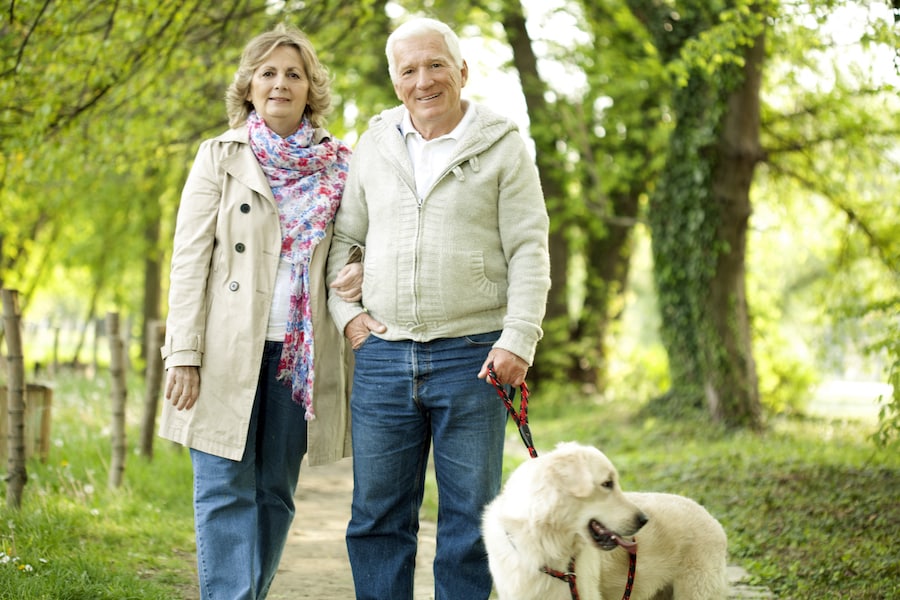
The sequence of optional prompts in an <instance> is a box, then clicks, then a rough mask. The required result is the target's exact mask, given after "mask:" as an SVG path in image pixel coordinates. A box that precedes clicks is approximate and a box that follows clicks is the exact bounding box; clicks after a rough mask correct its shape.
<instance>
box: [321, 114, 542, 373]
mask: <svg viewBox="0 0 900 600" xmlns="http://www.w3.org/2000/svg"><path fill="white" fill-rule="evenodd" d="M405 110H406V109H405V108H404V107H403V106H398V107H395V108H392V109H389V110H386V111H384V112H382V113H381V114H380V115H378V116H376V117H374V118H373V119H372V121H371V122H370V123H369V129H368V130H367V131H366V132H365V133H364V134H363V135H362V136H361V137H360V140H359V143H358V144H357V147H356V148H355V149H354V152H353V158H352V160H351V164H350V173H349V176H348V181H347V185H346V187H345V190H344V197H343V200H342V201H341V207H340V209H339V210H338V214H337V218H336V219H335V235H334V240H333V242H332V246H331V252H330V254H329V265H328V281H329V283H330V282H331V281H333V280H334V279H335V277H336V276H337V273H338V272H339V271H340V269H341V267H342V266H343V265H344V263H345V262H346V260H344V261H341V260H340V257H342V256H343V257H346V256H347V255H348V252H349V250H350V248H351V247H352V246H354V245H358V246H362V247H363V248H364V251H365V259H364V274H365V275H364V279H363V296H362V302H361V303H346V302H344V301H342V300H341V299H339V298H337V297H336V296H334V295H331V297H330V298H329V309H330V310H331V313H332V317H333V318H334V321H335V324H336V325H337V326H338V328H339V329H340V330H341V331H343V329H344V327H345V326H346V325H347V323H349V322H350V321H351V320H352V319H353V318H354V317H355V316H357V315H358V314H359V313H360V312H362V311H364V310H365V311H368V312H369V313H370V314H371V316H372V317H373V318H375V319H377V320H378V321H380V322H381V323H383V324H384V325H386V326H387V331H386V332H385V333H384V334H378V335H379V337H382V338H384V339H387V340H401V339H409V340H414V341H429V340H433V339H438V338H447V337H462V336H465V335H473V334H478V333H486V332H489V331H496V330H502V334H501V336H500V339H499V340H498V341H497V342H496V343H495V344H494V347H496V348H502V349H504V350H508V351H510V352H512V353H514V354H516V355H518V356H520V357H521V358H523V359H525V360H526V361H528V363H529V364H531V362H532V361H533V360H534V351H535V347H536V346H537V342H538V340H539V339H540V338H541V336H542V330H541V320H542V319H543V316H544V311H545V308H546V301H547V293H548V291H549V289H550V259H549V253H548V249H547V236H548V228H549V219H548V217H547V210H546V206H545V204H544V197H543V194H542V192H541V186H540V180H539V178H538V173H537V169H536V167H535V164H534V161H533V160H532V158H531V156H530V155H529V153H528V150H527V148H526V146H525V142H524V140H523V139H522V136H521V135H520V134H519V132H518V130H517V127H516V125H515V124H514V123H513V122H512V121H510V120H509V119H507V118H505V117H502V116H500V115H498V114H496V113H494V112H492V111H490V110H489V109H487V108H485V107H483V106H479V105H475V104H472V106H471V107H470V109H469V110H474V111H475V118H474V121H473V122H472V123H471V124H470V125H469V126H468V127H467V128H466V130H465V132H464V133H463V136H462V138H461V139H460V140H459V141H458V143H457V145H456V149H455V150H454V152H453V155H452V157H451V159H450V164H448V165H447V167H446V169H445V170H444V171H443V172H442V174H441V175H440V176H439V177H438V178H437V180H436V182H435V183H434V185H433V186H432V187H431V189H429V190H428V191H427V192H426V193H425V195H424V197H422V198H421V199H420V198H419V197H418V195H417V193H416V182H415V177H414V174H413V169H412V163H411V162H410V159H409V154H408V152H407V148H406V142H405V140H404V139H403V136H402V134H401V133H400V123H401V120H402V117H403V115H404V111H405Z"/></svg>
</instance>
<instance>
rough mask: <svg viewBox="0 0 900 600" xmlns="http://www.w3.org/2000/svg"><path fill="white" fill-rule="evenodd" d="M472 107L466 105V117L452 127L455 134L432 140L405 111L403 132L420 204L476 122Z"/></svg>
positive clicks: (402, 122)
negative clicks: (427, 137) (460, 140)
mask: <svg viewBox="0 0 900 600" xmlns="http://www.w3.org/2000/svg"><path fill="white" fill-rule="evenodd" d="M470 106H471V103H469V102H465V103H464V104H463V108H464V110H465V112H464V113H463V118H462V119H461V120H460V121H459V123H458V124H457V125H456V127H454V128H453V131H451V132H450V133H445V134H444V135H442V136H439V137H436V138H434V139H433V140H426V139H425V138H423V137H422V135H421V134H420V133H419V132H418V131H416V128H415V127H413V124H412V119H411V118H410V116H409V111H408V110H404V111H403V120H402V121H401V122H400V133H401V134H403V137H404V139H405V140H406V150H407V151H408V152H409V160H410V162H412V166H413V174H414V175H415V177H416V194H417V195H418V196H419V202H421V201H422V199H423V198H424V197H425V194H427V193H428V190H430V189H431V186H433V185H434V184H435V182H436V181H437V178H438V177H439V176H440V175H441V173H443V172H444V170H445V169H446V168H447V165H449V164H450V156H451V155H452V154H453V149H454V148H455V147H456V142H457V141H458V140H459V138H461V137H462V134H463V132H465V130H466V127H468V126H469V124H470V123H471V122H472V120H473V119H474V113H475V111H474V110H471V109H470Z"/></svg>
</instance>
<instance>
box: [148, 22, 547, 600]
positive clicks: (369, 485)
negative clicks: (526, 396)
mask: <svg viewBox="0 0 900 600" xmlns="http://www.w3.org/2000/svg"><path fill="white" fill-rule="evenodd" d="M386 54H387V59H388V65H389V71H390V77H391V81H392V83H393V86H394V90H395V92H396V94H397V97H398V98H399V100H400V102H401V103H402V104H401V105H399V106H397V107H395V108H392V109H389V110H386V111H384V112H382V113H381V114H380V115H378V116H376V117H375V118H374V119H372V121H371V122H370V124H369V129H368V130H367V131H366V132H365V133H364V134H363V135H362V136H361V138H360V140H359V143H358V144H357V146H356V148H355V150H353V151H352V152H351V151H350V149H349V148H348V147H347V146H346V145H345V144H344V143H342V142H341V141H340V140H337V139H335V138H333V137H332V136H331V135H330V134H329V133H328V132H327V131H326V130H325V129H324V128H323V126H324V118H325V116H326V115H327V114H328V111H329V110H330V92H329V80H328V73H327V70H326V69H325V68H324V67H323V66H322V65H321V63H319V61H318V58H317V57H316V53H315V50H314V49H313V47H312V45H311V44H310V43H309V40H308V39H307V38H306V37H305V36H304V35H303V34H302V33H301V32H300V31H298V30H296V29H293V28H287V27H284V26H279V27H278V28H276V29H275V30H273V31H270V32H267V33H264V34H262V35H260V36H257V37H256V38H254V39H253V40H251V42H250V43H249V44H248V45H247V47H246V48H245V50H244V54H243V56H242V59H241V63H240V66H239V68H238V70H237V73H236V75H235V78H234V82H233V83H232V84H231V86H230V87H229V89H228V92H227V94H226V107H227V109H228V115H229V122H230V126H231V128H230V129H229V130H228V131H227V132H225V133H224V134H222V135H220V136H218V137H216V138H213V139H210V140H206V141H204V142H203V143H202V144H201V146H200V149H199V151H198V153H197V157H196V159H195V161H194V165H193V167H192V169H191V172H190V175H189V177H188V179H187V181H186V183H185V187H184V190H183V193H182V198H181V204H180V206H179V212H178V218H177V223H176V230H175V236H174V248H173V255H172V268H171V277H170V292H169V316H168V321H167V334H166V342H165V345H164V347H163V348H162V354H163V357H164V358H165V364H166V369H167V381H166V397H167V398H168V400H169V401H168V402H166V403H165V404H164V409H163V416H162V423H161V429H160V433H161V435H162V436H163V437H165V438H167V439H171V440H174V441H176V442H178V443H181V444H184V445H186V446H188V447H190V449H191V450H190V454H191V460H192V463H193V469H194V516H195V524H196V538H197V563H198V574H199V581H200V591H201V596H202V598H204V599H216V600H222V599H261V598H265V597H266V594H267V593H268V590H269V586H270V585H271V583H272V580H273V578H274V575H275V572H276V569H277V567H278V562H279V559H280V557H281V553H282V549H283V547H284V543H285V540H286V537H287V534H288V531H289V528H290V525H291V521H292V519H293V516H294V503H293V495H294V491H295V489H296V486H297V481H298V478H299V470H300V463H301V459H302V457H303V456H304V455H306V456H307V457H308V461H309V463H310V464H311V465H316V464H324V463H327V462H331V461H335V460H338V459H340V458H342V457H345V456H349V455H350V449H351V448H350V438H351V433H352V456H353V478H354V489H353V502H352V516H351V520H350V523H349V525H348V527H347V533H346V542H347V549H348V554H349V557H350V563H351V568H352V572H353V579H354V585H355V589H356V597H357V598H360V599H373V600H403V599H411V598H412V597H413V570H414V566H415V556H416V547H417V532H418V514H419V508H420V506H421V503H422V496H423V492H424V480H425V472H426V464H427V461H428V458H429V454H430V453H431V454H432V456H433V460H434V471H435V476H436V479H437V487H438V530H437V549H436V557H435V560H434V579H435V590H434V597H435V598H436V599H439V600H473V599H478V598H487V597H488V596H489V595H490V593H491V586H492V583H491V576H490V572H489V570H488V565H487V557H486V553H485V549H484V545H483V543H482V541H481V535H480V518H481V513H482V509H483V507H484V506H485V504H486V503H488V502H489V501H490V500H491V499H492V498H493V497H494V496H495V495H496V494H497V493H498V491H499V489H500V483H501V468H502V459H503V443H504V434H505V423H506V409H505V407H504V405H503V403H502V402H500V401H499V399H498V398H497V394H496V391H495V390H494V389H493V387H492V385H490V383H489V382H488V377H487V375H488V365H491V364H492V365H493V369H494V371H495V373H496V376H497V379H498V380H499V381H500V382H501V383H503V384H506V385H510V386H518V385H519V384H521V383H522V382H523V381H524V379H525V375H526V372H527V370H528V368H529V365H530V364H531V362H532V360H533V358H534V352H535V347H536V345H537V342H538V340H539V339H540V337H541V335H542V332H541V320H542V318H543V314H544V308H545V302H546V296H547V292H548V289H549V286H550V277H549V258H548V251H547V233H548V218H547V213H546V209H545V205H544V201H543V196H542V193H541V189H540V183H539V179H538V175H537V171H536V168H535V165H534V161H533V159H532V158H531V156H530V155H529V153H528V151H527V150H526V146H525V144H524V142H523V139H522V137H521V134H520V133H519V132H518V131H517V128H516V126H515V125H514V124H513V123H512V122H511V121H510V120H508V119H507V118H505V117H502V116H500V115H497V114H495V113H493V112H491V111H490V110H488V109H486V108H485V107H483V106H479V105H477V104H475V103H472V102H469V101H467V100H464V99H463V98H462V96H461V92H462V88H463V87H464V86H465V85H466V81H467V78H468V67H467V65H466V62H465V61H464V60H463V58H462V55H461V53H460V47H459V40H458V38H457V36H456V35H455V34H454V33H453V31H452V30H451V29H450V28H449V27H447V26H446V25H445V24H443V23H441V22H439V21H435V20H431V19H415V20H412V21H410V22H407V23H406V24H404V25H402V26H400V27H399V28H398V29H397V30H396V31H394V32H393V33H392V34H391V35H390V37H389V38H388V40H387V45H386ZM327 287H330V290H329V293H328V294H326V288H327ZM326 297H327V299H326ZM341 332H343V335H344V337H343V338H342V337H341V335H340V333H341ZM345 342H346V343H345ZM350 349H352V353H351V351H350ZM351 354H352V356H351ZM351 366H352V368H351ZM351 371H352V386H351V385H349V383H348V379H347V374H348V373H350V372H351ZM351 387H352V393H351V391H350V390H351ZM348 422H349V423H348ZM348 429H350V430H351V431H348ZM302 517H303V516H302V515H301V519H302Z"/></svg>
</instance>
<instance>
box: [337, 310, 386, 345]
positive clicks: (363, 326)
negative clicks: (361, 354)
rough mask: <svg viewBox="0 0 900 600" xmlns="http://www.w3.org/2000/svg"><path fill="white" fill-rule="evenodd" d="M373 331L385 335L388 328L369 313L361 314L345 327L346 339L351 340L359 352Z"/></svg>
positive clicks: (351, 343)
mask: <svg viewBox="0 0 900 600" xmlns="http://www.w3.org/2000/svg"><path fill="white" fill-rule="evenodd" d="M373 331H374V332H375V333H384V332H385V331H387V327H385V326H384V325H383V324H381V323H379V322H378V321H376V320H375V319H373V318H372V317H371V316H370V315H369V313H360V314H358V315H356V316H355V317H353V320H352V321H350V322H349V323H347V326H346V327H344V337H345V338H347V339H348V340H350V345H351V346H352V347H353V349H354V350H357V349H358V348H359V347H360V346H362V344H363V342H365V341H366V338H367V337H369V333H371V332H373Z"/></svg>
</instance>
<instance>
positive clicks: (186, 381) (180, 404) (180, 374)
mask: <svg viewBox="0 0 900 600" xmlns="http://www.w3.org/2000/svg"><path fill="white" fill-rule="evenodd" d="M198 396H200V369H199V368H197V367H170V368H169V370H168V371H166V400H169V401H170V402H171V403H172V406H174V407H175V408H177V409H178V410H187V409H189V408H191V407H193V406H194V403H195V402H196V401H197V397H198Z"/></svg>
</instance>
